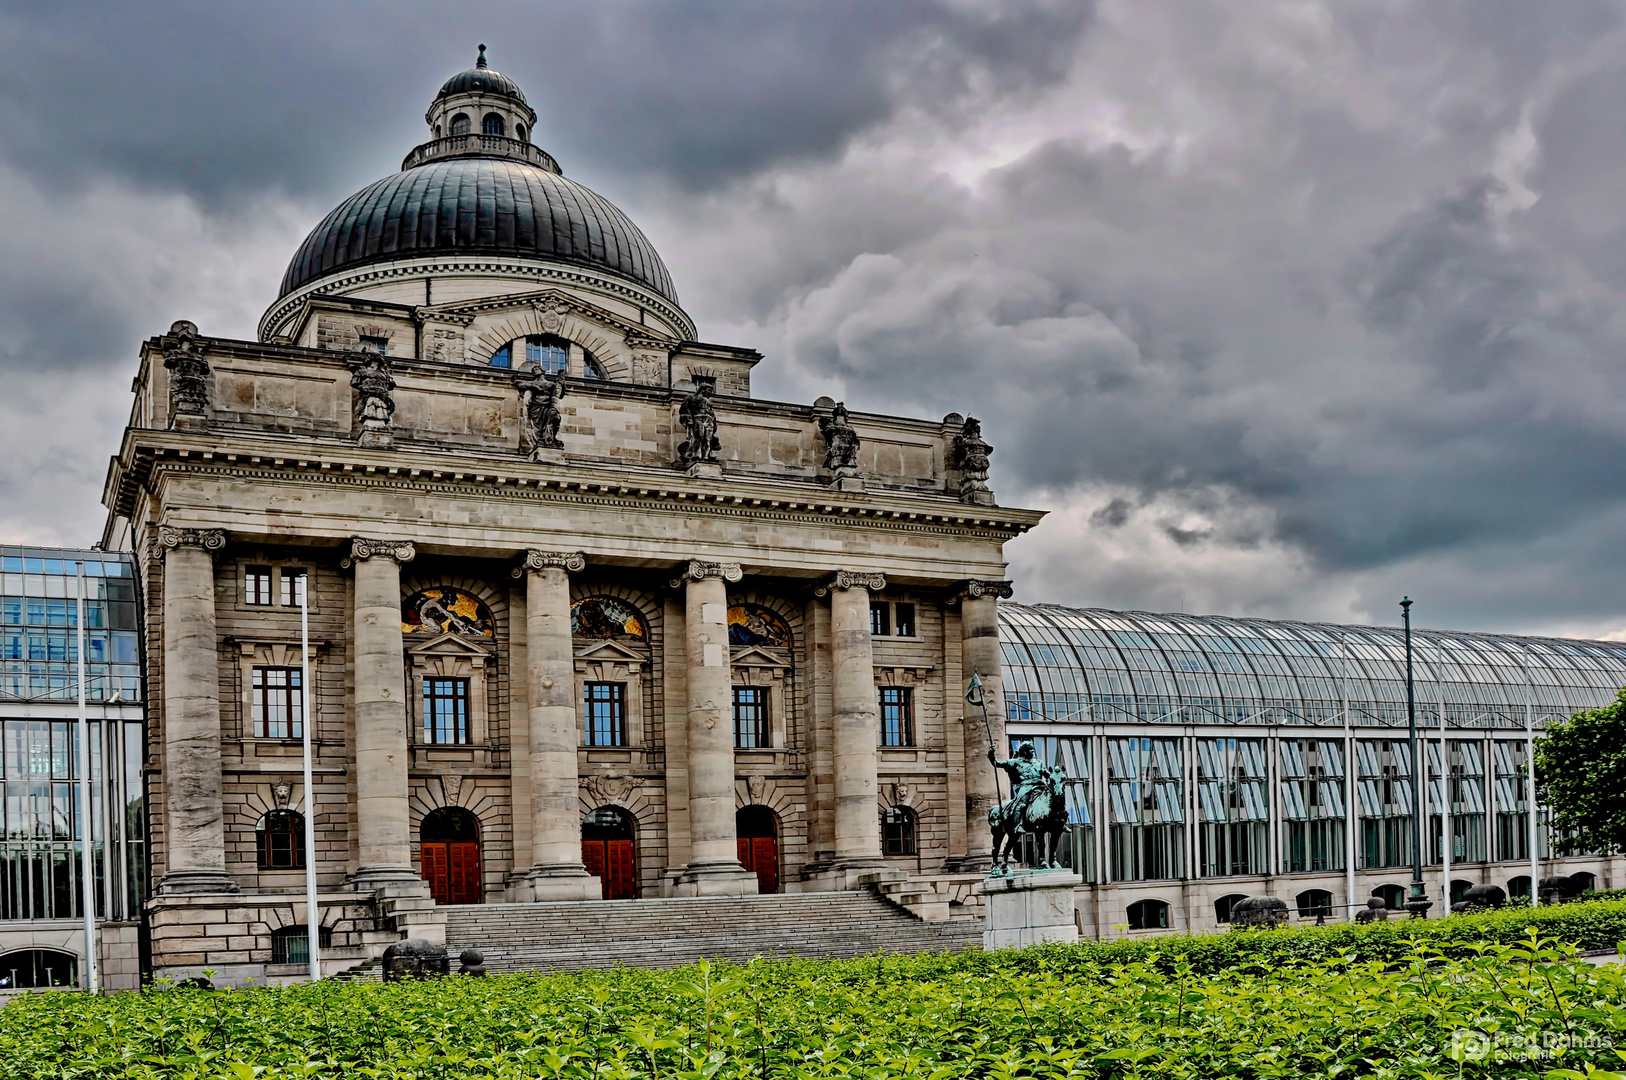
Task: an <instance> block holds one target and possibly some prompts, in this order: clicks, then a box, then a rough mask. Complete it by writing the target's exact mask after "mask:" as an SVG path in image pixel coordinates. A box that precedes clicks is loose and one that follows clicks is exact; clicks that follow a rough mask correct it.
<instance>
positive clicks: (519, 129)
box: [514, 124, 525, 142]
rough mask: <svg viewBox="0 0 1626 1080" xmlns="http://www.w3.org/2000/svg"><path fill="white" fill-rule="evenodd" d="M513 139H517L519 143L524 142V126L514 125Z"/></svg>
mask: <svg viewBox="0 0 1626 1080" xmlns="http://www.w3.org/2000/svg"><path fill="white" fill-rule="evenodd" d="M514 138H516V139H518V140H519V141H520V142H524V141H525V125H524V124H515V125H514Z"/></svg>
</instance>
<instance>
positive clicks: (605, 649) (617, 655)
mask: <svg viewBox="0 0 1626 1080" xmlns="http://www.w3.org/2000/svg"><path fill="white" fill-rule="evenodd" d="M576 659H578V660H593V661H596V662H598V663H601V664H602V663H610V664H642V663H644V662H646V661H647V660H648V657H646V656H644V654H643V653H640V652H638V651H636V650H635V649H630V648H628V647H627V646H625V645H623V644H621V643H620V642H619V641H612V640H604V641H590V642H588V643H586V644H579V645H577V646H576Z"/></svg>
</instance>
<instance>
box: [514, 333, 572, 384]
mask: <svg viewBox="0 0 1626 1080" xmlns="http://www.w3.org/2000/svg"><path fill="white" fill-rule="evenodd" d="M525 362H526V363H527V364H535V365H536V366H538V367H540V368H541V369H542V370H543V371H545V372H547V373H548V374H549V375H557V374H559V373H560V372H562V371H565V370H566V369H567V368H568V367H569V364H570V342H568V341H566V340H565V339H564V338H562V337H555V336H554V335H552V334H532V335H531V336H530V337H528V338H526V339H525Z"/></svg>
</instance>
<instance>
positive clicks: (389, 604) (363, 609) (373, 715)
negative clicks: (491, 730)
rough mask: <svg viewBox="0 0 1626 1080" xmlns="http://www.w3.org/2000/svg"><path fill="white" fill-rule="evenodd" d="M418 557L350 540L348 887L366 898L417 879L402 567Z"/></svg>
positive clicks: (396, 545) (393, 546)
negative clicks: (352, 824)
mask: <svg viewBox="0 0 1626 1080" xmlns="http://www.w3.org/2000/svg"><path fill="white" fill-rule="evenodd" d="M416 554H417V552H416V551H415V549H414V548H413V546H412V545H411V544H410V543H407V542H404V541H393V540H364V539H362V538H360V537H357V538H355V539H353V540H351V542H350V557H349V558H348V559H345V560H344V563H343V565H345V566H351V565H353V566H354V567H355V575H356V579H355V593H356V596H355V609H354V612H353V616H352V617H353V625H352V628H351V646H352V647H353V648H354V650H355V663H356V668H355V702H356V712H355V725H356V840H357V847H358V854H359V860H358V866H357V869H356V872H355V874H354V875H353V876H352V877H351V883H352V884H353V885H354V886H355V887H356V888H357V889H359V890H361V891H363V892H370V891H372V890H374V889H377V888H379V887H380V886H383V885H387V884H389V883H391V882H397V881H418V880H419V877H418V874H417V872H416V871H414V870H413V869H412V832H411V816H410V814H409V812H408V809H407V766H408V764H409V762H410V757H411V750H410V749H409V747H408V744H407V708H406V671H405V660H404V648H403V644H402V640H401V565H402V564H403V563H408V562H411V561H412V558H413V556H414V555H416Z"/></svg>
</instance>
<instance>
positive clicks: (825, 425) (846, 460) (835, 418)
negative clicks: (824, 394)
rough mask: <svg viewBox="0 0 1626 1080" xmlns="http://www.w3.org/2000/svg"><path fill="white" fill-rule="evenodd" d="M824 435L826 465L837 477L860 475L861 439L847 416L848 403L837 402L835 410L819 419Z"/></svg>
mask: <svg viewBox="0 0 1626 1080" xmlns="http://www.w3.org/2000/svg"><path fill="white" fill-rule="evenodd" d="M819 431H820V432H821V433H822V434H823V435H824V447H825V449H824V467H825V468H826V469H829V470H830V471H831V472H832V473H835V475H836V476H837V477H847V476H857V475H858V448H859V446H860V445H861V440H860V439H859V438H858V432H856V431H854V430H853V426H852V422H851V421H850V420H849V419H848V416H847V403H846V402H845V401H838V402H836V407H835V411H834V412H832V413H831V414H830V415H829V416H827V417H824V418H822V419H821V420H820V421H819Z"/></svg>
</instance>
